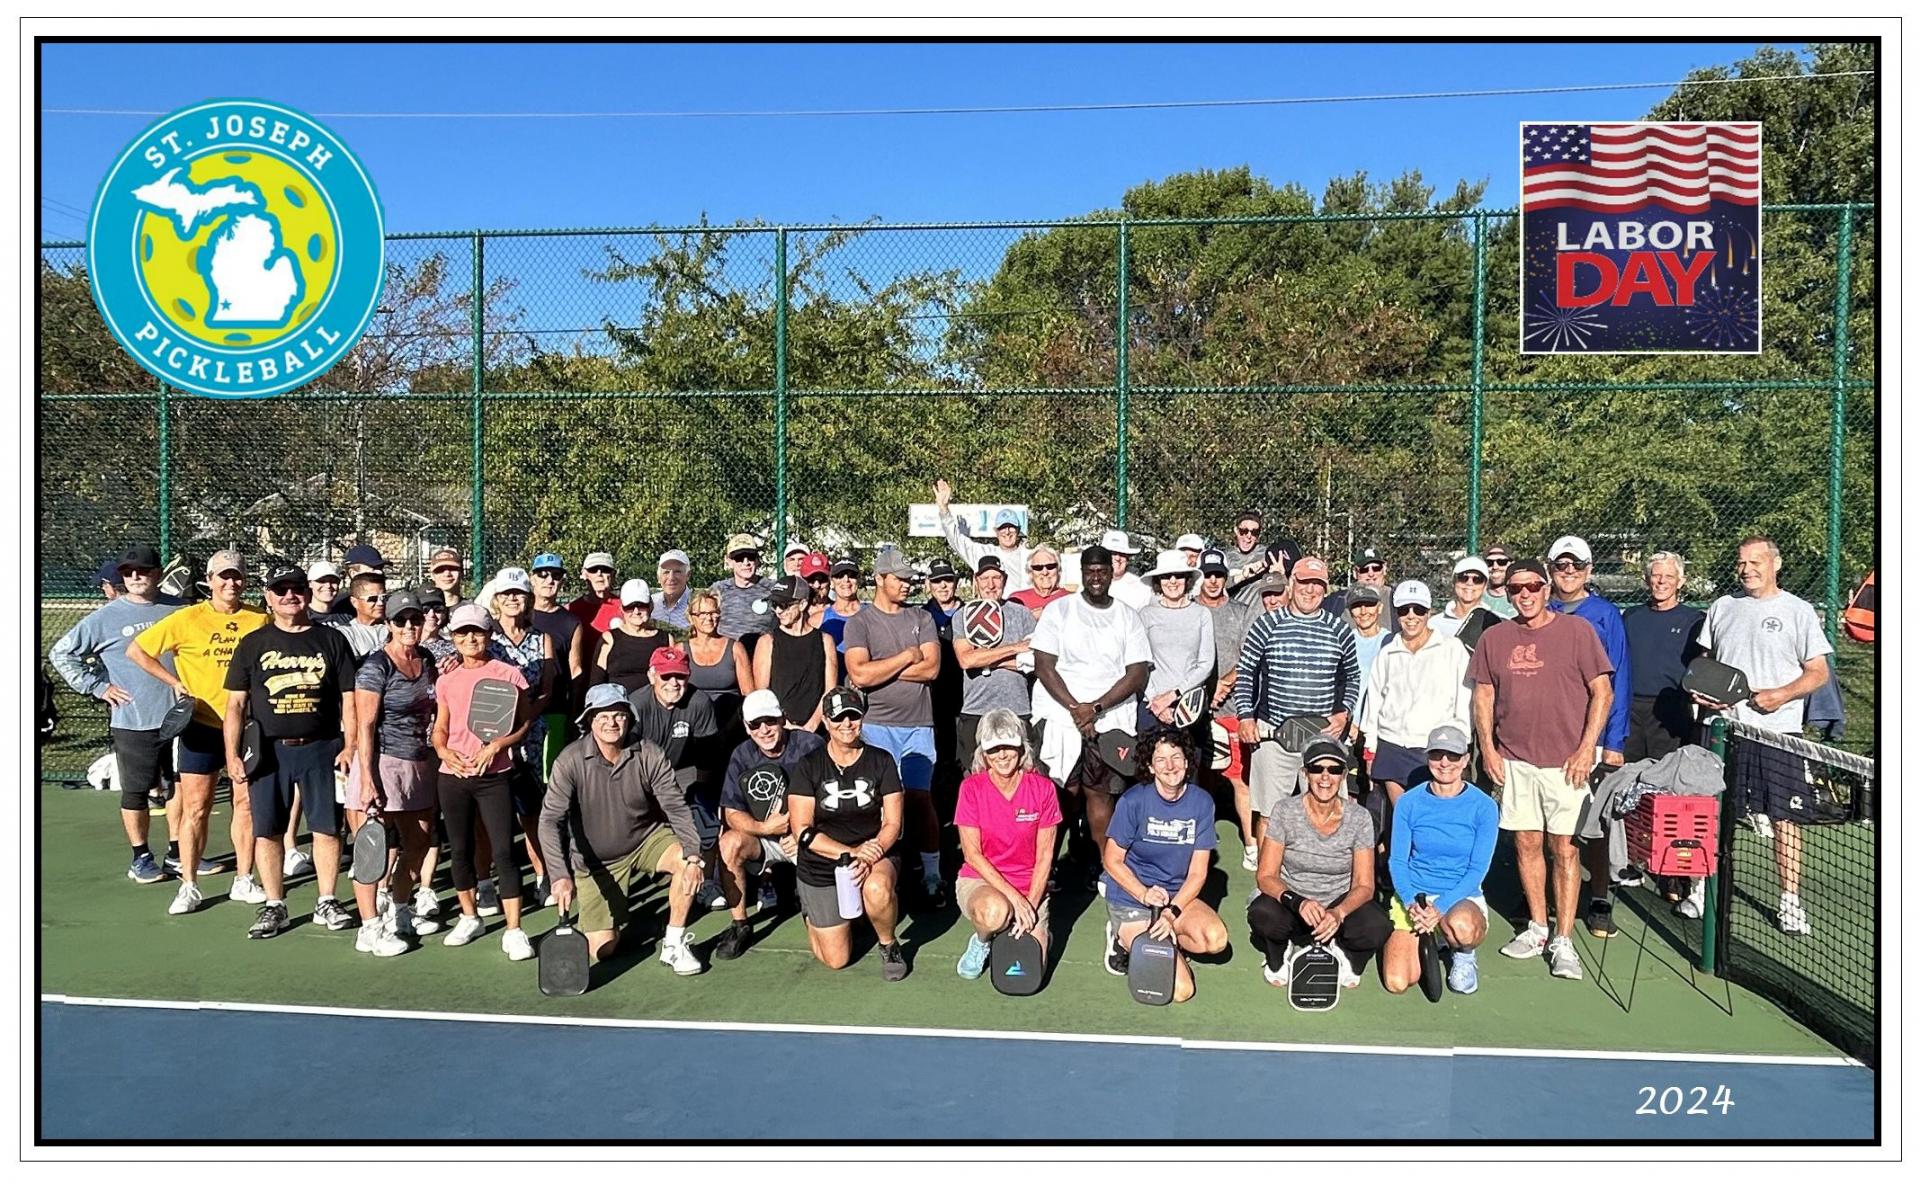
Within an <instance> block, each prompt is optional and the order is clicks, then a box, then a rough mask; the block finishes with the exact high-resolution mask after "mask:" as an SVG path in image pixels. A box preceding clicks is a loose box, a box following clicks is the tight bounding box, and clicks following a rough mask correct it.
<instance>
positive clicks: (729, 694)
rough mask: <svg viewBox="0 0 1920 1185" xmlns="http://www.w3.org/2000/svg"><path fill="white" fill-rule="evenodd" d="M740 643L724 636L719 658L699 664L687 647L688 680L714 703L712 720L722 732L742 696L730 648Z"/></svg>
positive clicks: (733, 718) (736, 713)
mask: <svg viewBox="0 0 1920 1185" xmlns="http://www.w3.org/2000/svg"><path fill="white" fill-rule="evenodd" d="M739 645H740V643H739V641H738V640H736V639H733V638H729V639H727V648H726V649H725V650H722V651H721V652H720V661H719V662H716V663H714V664H713V665H711V666H701V665H700V660H699V659H697V658H695V657H694V656H693V647H692V646H691V645H689V646H688V647H687V666H688V667H689V668H690V669H691V671H692V674H691V676H690V677H689V678H688V680H687V682H688V683H690V684H691V685H692V686H693V687H694V688H695V689H696V690H698V691H700V692H701V693H702V694H704V695H705V696H706V697H707V699H708V701H709V702H711V703H712V704H713V716H714V722H715V723H717V724H718V725H719V726H720V728H721V730H722V731H723V732H724V731H726V730H727V729H728V728H729V727H731V726H732V725H733V724H734V723H735V722H736V721H738V720H739V719H740V701H741V699H742V698H743V697H742V696H741V694H740V675H739V672H738V671H735V670H734V669H733V652H734V648H735V647H737V646H739ZM803 719H804V717H803Z"/></svg>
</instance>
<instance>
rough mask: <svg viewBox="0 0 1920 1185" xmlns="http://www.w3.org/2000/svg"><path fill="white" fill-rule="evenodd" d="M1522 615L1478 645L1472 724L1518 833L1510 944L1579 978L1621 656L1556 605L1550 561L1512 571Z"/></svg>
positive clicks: (1511, 953)
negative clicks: (1587, 853) (1592, 800)
mask: <svg viewBox="0 0 1920 1185" xmlns="http://www.w3.org/2000/svg"><path fill="white" fill-rule="evenodd" d="M1507 592H1508V594H1509V595H1510V596H1511V597H1512V598H1513V608H1514V612H1515V618H1514V620H1512V621H1503V622H1501V623H1500V624H1498V625H1495V626H1490V627H1489V628H1488V629H1487V631H1486V632H1485V633H1484V634H1482V635H1480V642H1479V644H1478V645H1477V646H1475V647H1474V648H1473V661H1472V662H1471V663H1470V664H1468V667H1467V677H1468V678H1469V679H1471V680H1472V681H1473V684H1474V688H1473V724H1474V730H1475V732H1477V733H1478V734H1479V738H1480V760H1481V765H1482V767H1483V768H1484V769H1485V771H1486V774H1487V780H1488V781H1489V782H1491V783H1492V784H1493V785H1494V786H1496V787H1500V788H1501V789H1500V829H1501V830H1502V831H1511V832H1513V846H1514V854H1515V857H1516V858H1517V861H1518V863H1519V865H1520V887H1521V889H1522V890H1523V891H1524V892H1525V893H1526V897H1527V916H1528V923H1527V928H1526V929H1524V930H1522V931H1521V932H1520V933H1519V934H1518V935H1516V936H1515V937H1514V940H1513V941H1512V942H1509V943H1508V944H1507V945H1505V946H1503V947H1501V948H1500V953H1501V954H1503V955H1506V956H1508V957H1509V958H1515V959H1537V958H1539V957H1540V952H1541V951H1542V950H1545V951H1546V953H1547V959H1548V962H1549V963H1551V965H1552V967H1553V974H1554V975H1556V976H1558V977H1560V978H1561V979H1579V978H1580V977H1581V970H1580V955H1579V952H1577V951H1576V950H1574V948H1573V937H1572V934H1573V919H1574V916H1575V915H1576V914H1577V913H1578V912H1579V907H1580V858H1579V854H1578V852H1577V851H1576V850H1575V848H1574V842H1573V836H1574V831H1575V829H1576V826H1577V824H1578V823H1579V821H1580V810H1581V808H1582V807H1583V806H1584V805H1585V804H1586V800H1587V797H1588V795H1589V793H1590V792H1589V790H1588V789H1587V775H1588V774H1590V773H1592V772H1593V762H1594V758H1595V757H1596V756H1597V748H1596V746H1598V745H1599V743H1600V729H1601V726H1602V725H1604V724H1605V723H1606V719H1607V709H1608V708H1609V707H1610V706H1611V705H1612V703H1613V684H1612V682H1611V679H1610V676H1611V675H1612V674H1613V664H1612V662H1610V661H1609V660H1608V659H1607V652H1606V650H1605V649H1604V648H1603V647H1602V646H1601V645H1600V636H1599V635H1598V634H1596V633H1594V630H1593V627H1592V626H1591V625H1588V624H1587V623H1586V622H1585V621H1584V620H1582V619H1580V618H1578V617H1575V616H1573V615H1572V614H1570V613H1555V612H1553V611H1552V610H1550V609H1548V608H1547V570H1546V566H1545V565H1544V564H1542V563H1540V561H1538V560H1531V559H1527V560H1516V561H1514V564H1513V566H1512V569H1511V570H1510V571H1509V572H1508V574H1507ZM1549 844H1550V846H1551V848H1552V852H1553V903H1554V910H1555V922H1554V924H1555V927H1556V929H1557V931H1558V932H1557V933H1556V934H1555V935H1554V936H1553V939H1552V941H1548V938H1547V866H1546V859H1545V856H1544V854H1543V852H1542V848H1543V846H1548V845H1549Z"/></svg>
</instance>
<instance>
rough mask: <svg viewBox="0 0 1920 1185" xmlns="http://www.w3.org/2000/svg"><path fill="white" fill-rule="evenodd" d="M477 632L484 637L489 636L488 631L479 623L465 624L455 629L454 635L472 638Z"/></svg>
mask: <svg viewBox="0 0 1920 1185" xmlns="http://www.w3.org/2000/svg"><path fill="white" fill-rule="evenodd" d="M476 634H477V635H479V636H480V637H482V638H484V637H486V636H487V631H486V630H484V629H482V628H481V627H479V626H477V625H463V626H459V627H457V628H456V629H455V630H454V631H453V636H454V637H456V638H471V637H473V636H474V635H476Z"/></svg>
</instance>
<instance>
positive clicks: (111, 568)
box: [98, 560, 120, 585]
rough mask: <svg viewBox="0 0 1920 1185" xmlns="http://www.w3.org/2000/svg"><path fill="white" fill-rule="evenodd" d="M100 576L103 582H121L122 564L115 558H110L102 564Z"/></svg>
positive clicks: (116, 583) (114, 583)
mask: <svg viewBox="0 0 1920 1185" xmlns="http://www.w3.org/2000/svg"><path fill="white" fill-rule="evenodd" d="M98 576H99V578H100V583H101V584H113V585H118V584H119V583H120V565H119V564H118V563H117V562H115V561H113V560H108V561H107V562H106V563H104V564H101V565H100V571H99V573H98Z"/></svg>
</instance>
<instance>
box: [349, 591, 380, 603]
mask: <svg viewBox="0 0 1920 1185" xmlns="http://www.w3.org/2000/svg"><path fill="white" fill-rule="evenodd" d="M353 599H354V600H356V601H365V602H366V603H367V604H369V605H384V604H386V603H387V594H386V593H375V594H374V595H373V596H370V597H355V598H353Z"/></svg>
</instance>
